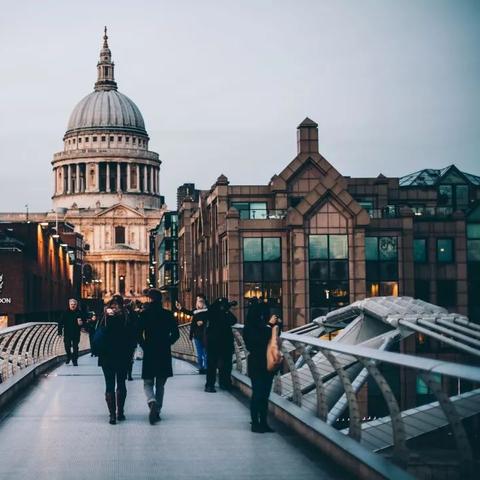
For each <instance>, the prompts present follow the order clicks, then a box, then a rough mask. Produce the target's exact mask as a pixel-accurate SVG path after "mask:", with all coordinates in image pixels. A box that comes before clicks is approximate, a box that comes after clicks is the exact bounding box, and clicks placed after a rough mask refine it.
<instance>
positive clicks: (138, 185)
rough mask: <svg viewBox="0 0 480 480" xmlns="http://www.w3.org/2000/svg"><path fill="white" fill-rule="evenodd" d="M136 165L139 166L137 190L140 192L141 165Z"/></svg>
mask: <svg viewBox="0 0 480 480" xmlns="http://www.w3.org/2000/svg"><path fill="white" fill-rule="evenodd" d="M135 167H136V168H137V192H140V165H139V164H138V163H137V164H136V165H135Z"/></svg>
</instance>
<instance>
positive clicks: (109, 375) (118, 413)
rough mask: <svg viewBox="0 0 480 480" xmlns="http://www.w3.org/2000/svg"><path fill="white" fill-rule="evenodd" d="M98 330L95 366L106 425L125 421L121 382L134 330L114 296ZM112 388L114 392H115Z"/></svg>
mask: <svg viewBox="0 0 480 480" xmlns="http://www.w3.org/2000/svg"><path fill="white" fill-rule="evenodd" d="M99 328H103V329H104V340H103V345H102V348H101V350H100V351H98V352H97V354H98V365H99V366H100V367H102V370H103V375H104V377H105V400H106V402H107V406H108V411H109V413H110V420H109V422H110V424H111V425H115V423H116V421H117V420H120V421H122V420H125V414H124V405H125V399H126V397H127V387H126V385H125V380H126V378H127V371H128V367H129V364H130V352H131V344H132V337H134V336H135V330H134V328H133V325H132V323H131V322H130V319H129V317H128V312H127V311H126V309H125V308H124V306H123V298H122V297H121V296H120V295H115V296H114V297H113V298H112V300H111V301H110V302H109V304H108V305H107V308H106V309H105V315H104V317H103V319H102V320H101V322H100V325H99ZM115 386H116V391H115Z"/></svg>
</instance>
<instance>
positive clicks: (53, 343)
mask: <svg viewBox="0 0 480 480" xmlns="http://www.w3.org/2000/svg"><path fill="white" fill-rule="evenodd" d="M57 332H58V325H57V324H56V323H51V322H29V323H22V324H20V325H15V326H13V327H7V328H4V329H2V330H0V384H1V383H3V382H5V381H6V380H8V379H10V378H11V377H14V376H15V375H16V374H18V373H19V372H21V371H22V370H23V369H25V368H27V367H30V366H31V365H34V364H36V363H40V362H42V361H44V360H48V359H51V358H55V357H58V356H61V355H63V354H64V353H65V351H64V346H63V340H62V337H61V336H60V335H58V334H57ZM89 348H90V346H89V341H88V335H87V334H86V333H85V332H82V333H81V336H80V345H79V350H80V351H82V352H83V351H86V350H88V349H89Z"/></svg>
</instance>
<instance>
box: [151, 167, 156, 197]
mask: <svg viewBox="0 0 480 480" xmlns="http://www.w3.org/2000/svg"><path fill="white" fill-rule="evenodd" d="M154 176H155V167H150V193H155V181H154V180H155V179H154Z"/></svg>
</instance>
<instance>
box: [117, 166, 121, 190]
mask: <svg viewBox="0 0 480 480" xmlns="http://www.w3.org/2000/svg"><path fill="white" fill-rule="evenodd" d="M120 175H121V169H120V162H118V163H117V192H120V191H121V190H122V188H121V187H122V184H121V182H120Z"/></svg>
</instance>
